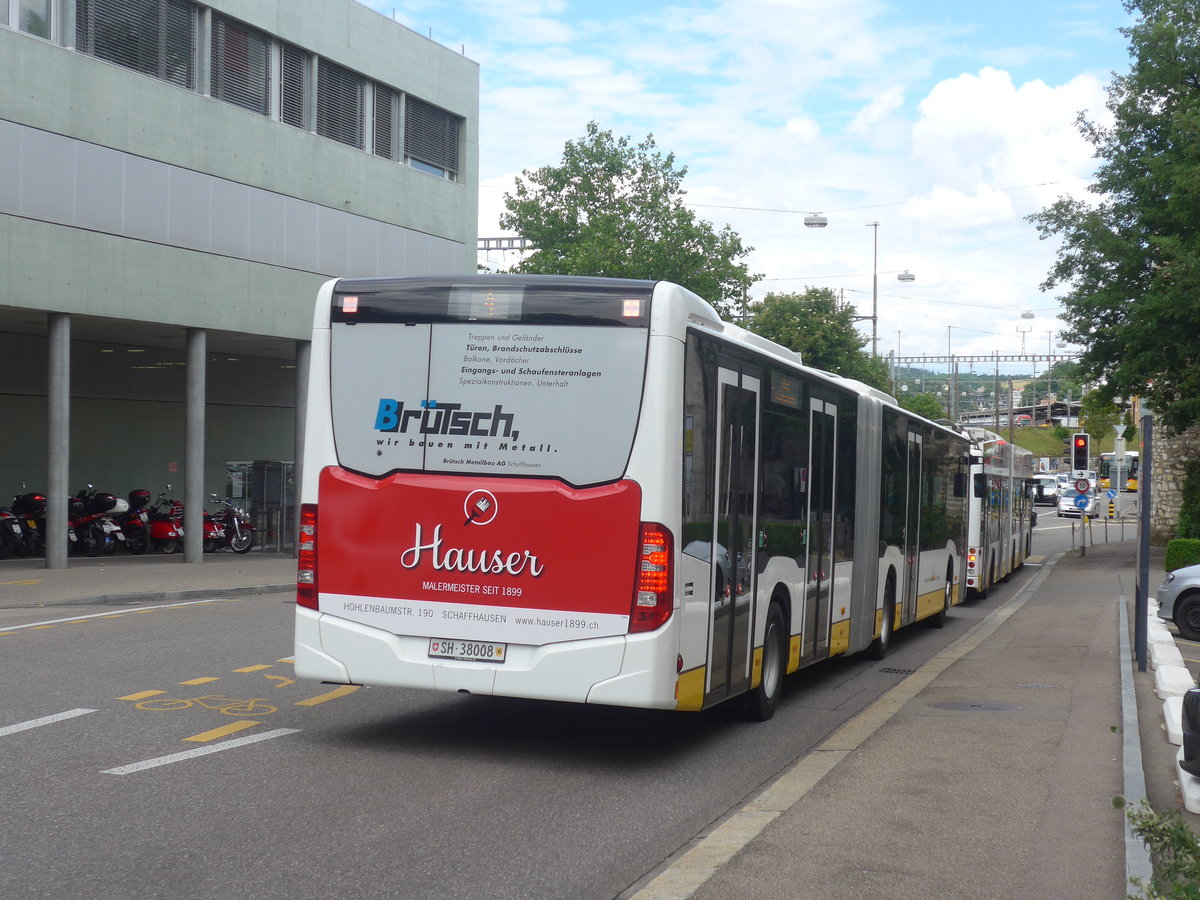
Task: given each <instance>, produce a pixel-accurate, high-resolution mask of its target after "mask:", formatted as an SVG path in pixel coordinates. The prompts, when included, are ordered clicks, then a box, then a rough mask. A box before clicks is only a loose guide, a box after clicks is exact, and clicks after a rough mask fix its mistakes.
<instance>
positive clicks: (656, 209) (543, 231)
mask: <svg viewBox="0 0 1200 900" xmlns="http://www.w3.org/2000/svg"><path fill="white" fill-rule="evenodd" d="M686 174H687V168H686V167H679V166H676V164H675V155H674V154H673V153H668V154H666V155H665V156H664V155H663V154H662V153H660V152H658V150H657V148H656V145H655V143H654V137H653V135H648V136H647V137H646V139H645V140H644V141H642V142H641V143H639V144H633V143H631V142H630V140H629V138H627V137H621V138H615V137H613V133H612V132H611V131H602V130H601V129H600V127H599V126H598V125H597V124H596V123H595V122H589V123H588V126H587V133H586V134H585V135H584V136H583V137H582V138H581V139H579V140H577V141H567V144H566V146H565V147H564V148H563V158H562V163H561V165H557V166H543V167H542V168H540V169H535V170H533V171H530V170H528V169H527V170H525V171H524V172H522V173H521V177H519V178H517V182H516V190H515V191H514V192H513V193H511V194H507V193H506V194H505V195H504V206H505V210H506V212H505V213H504V214H503V215H501V217H500V225H501V227H503V228H506V229H509V230H511V231H515V232H516V233H517V234H519V235H521V237H523V238H527V239H528V240H529V241H530V242H531V243H532V244H533V246H534V247H535V248H536V249H535V250H534V251H533V252H532V253H530V254H529V255H528V256H527V257H525V259H523V260H522V261H521V262H519V263H518V264H517V265H516V266H514V267H513V269H512V271H514V272H526V273H533V274H549V275H604V276H609V277H614V278H644V279H651V280H664V281H674V282H676V283H677V284H681V285H683V286H684V287H686V288H688V289H689V290H691V291H694V292H695V293H697V294H699V295H700V296H701V297H703V298H704V299H705V300H707V301H708V302H709V303H711V304H712V305H713V306H714V307H716V309H717V311H718V312H720V313H721V314H722V315H723V316H725V317H730V316H733V315H735V314H736V313H737V311H739V310H740V309H741V308H742V306H743V305H744V302H745V301H744V298H745V296H746V293H747V291H749V289H750V285H751V284H753V283H754V282H755V281H757V280H758V278H760V277H761V276H759V275H751V274H750V272H749V270H748V267H747V265H746V263H745V262H743V261H742V260H744V258H745V257H746V256H747V255H748V254H749V253H750V251H751V250H753V249H754V248H753V247H745V246H743V245H742V239H741V238H740V237H739V236H738V234H737V233H736V232H734V231H733V229H731V228H730V227H729V226H728V225H726V226H725V227H724V228H722V229H721V230H720V231H715V230H714V229H713V227H712V225H711V224H710V223H708V222H706V221H703V220H700V219H697V218H696V216H695V213H693V212H692V211H691V210H690V209H688V208H687V207H686V206H684V203H683V197H684V194H685V192H684V190H683V178H684V176H685V175H686Z"/></svg>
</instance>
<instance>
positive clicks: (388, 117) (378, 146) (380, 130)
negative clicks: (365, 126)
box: [371, 84, 398, 159]
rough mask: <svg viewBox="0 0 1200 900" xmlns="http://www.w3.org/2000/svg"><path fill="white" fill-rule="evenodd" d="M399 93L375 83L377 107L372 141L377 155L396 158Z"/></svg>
mask: <svg viewBox="0 0 1200 900" xmlns="http://www.w3.org/2000/svg"><path fill="white" fill-rule="evenodd" d="M397 96H398V95H397V93H396V92H395V91H394V90H392V89H391V88H390V87H384V86H383V85H382V84H377V85H375V108H374V117H375V121H374V123H373V129H372V133H371V134H372V141H373V142H374V145H375V147H374V150H375V155H376V156H386V157H387V158H388V159H395V158H396V131H395V129H396V99H397Z"/></svg>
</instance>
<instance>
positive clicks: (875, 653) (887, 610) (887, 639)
mask: <svg viewBox="0 0 1200 900" xmlns="http://www.w3.org/2000/svg"><path fill="white" fill-rule="evenodd" d="M895 609H896V584H895V582H894V581H892V578H891V576H888V582H887V588H886V589H885V590H884V592H883V615H882V616H881V617H880V622H879V637H877V638H875V640H873V641H871V643H870V645H869V646H868V647H867V656H869V657H870V658H871V659H883V658H884V657H885V656H887V653H888V648H890V647H891V646H892V632H893V631H894V630H895V623H894V622H893V621H892V618H893V616H894V615H895Z"/></svg>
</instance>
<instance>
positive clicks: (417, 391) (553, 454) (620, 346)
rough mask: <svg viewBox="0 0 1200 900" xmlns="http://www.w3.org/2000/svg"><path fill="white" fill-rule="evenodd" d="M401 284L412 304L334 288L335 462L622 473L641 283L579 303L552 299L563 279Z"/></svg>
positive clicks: (644, 302)
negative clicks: (542, 283) (547, 285)
mask: <svg viewBox="0 0 1200 900" xmlns="http://www.w3.org/2000/svg"><path fill="white" fill-rule="evenodd" d="M514 281H515V279H514ZM580 281H582V279H580ZM412 282H413V284H412V290H411V296H410V292H409V291H408V290H407V289H406V288H405V287H404V285H405V284H406V281H400V282H392V283H389V284H388V286H387V287H386V289H382V290H379V291H377V292H376V293H375V294H372V293H371V292H369V291H368V290H365V289H364V288H365V287H367V286H369V284H370V283H365V282H343V283H342V284H343V285H346V286H347V288H348V289H347V290H345V291H339V292H338V293H337V294H336V295H335V298H334V309H333V310H331V319H332V320H333V321H332V324H331V342H330V359H331V374H330V391H331V401H332V405H333V426H334V442H335V447H336V451H337V456H338V461H339V463H340V464H341V465H342V466H343V467H345V468H348V469H351V470H353V471H356V472H360V473H362V474H364V475H372V476H376V477H381V476H383V475H386V474H388V473H390V472H395V471H422V472H436V473H464V474H466V473H471V474H486V475H522V476H534V477H554V478H559V479H561V480H563V481H565V482H567V483H568V484H572V485H576V486H583V485H590V484H600V483H604V482H608V481H614V480H616V479H618V478H620V477H621V476H622V475H623V474H624V470H625V466H626V464H627V462H628V459H629V454H630V451H631V448H632V445H633V436H634V430H635V428H636V426H637V419H638V414H639V412H640V408H641V396H642V384H643V378H644V370H645V362H646V348H647V342H648V335H649V330H648V322H649V302H650V301H649V292H650V289H651V288H652V285H650V284H648V283H643V282H631V283H630V284H631V285H637V287H638V288H639V291H634V290H630V289H629V288H628V287H625V286H621V289H620V290H617V291H615V292H614V291H613V290H612V289H611V288H612V285H611V284H608V285H606V286H605V289H604V290H594V291H592V293H590V294H589V293H588V289H587V288H586V287H578V288H577V289H574V290H569V291H564V290H563V283H562V281H561V280H556V281H555V285H556V289H555V290H554V291H544V290H536V289H535V290H530V285H529V284H528V283H527V280H526V279H521V280H520V281H519V282H518V283H515V284H511V285H510V284H506V283H505V282H504V280H503V279H501V280H499V283H497V279H490V280H489V281H488V282H487V283H479V282H478V281H476V280H474V279H469V280H468V282H467V284H466V285H465V286H459V285H455V284H447V283H446V282H445V281H442V282H440V283H434V282H428V283H426V282H423V281H421V280H418V279H413V280H412ZM340 287H341V285H339V288H340ZM460 287H462V289H459V288H460ZM535 287H537V286H536V285H535ZM349 298H353V302H352V303H350V304H349V308H347V302H346V301H347V299H349ZM638 325H640V326H641V327H636V326H638ZM630 326H633V327H630Z"/></svg>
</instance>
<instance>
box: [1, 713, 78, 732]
mask: <svg viewBox="0 0 1200 900" xmlns="http://www.w3.org/2000/svg"><path fill="white" fill-rule="evenodd" d="M95 711H96V710H94V709H68V710H67V711H66V712H60V713H55V714H54V715H52V716H42V717H41V718H40V719H30V720H29V721H28V722H18V723H17V724H16V725H5V726H4V727H3V728H0V737H4V736H5V735H9V734H16V733H17V732H18V731H28V730H29V729H30V728H41V727H42V726H43V725H53V724H54V723H55V722H62V721H63V720H65V719H73V718H75V717H76V716H85V715H87V714H88V713H94V712H95Z"/></svg>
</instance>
